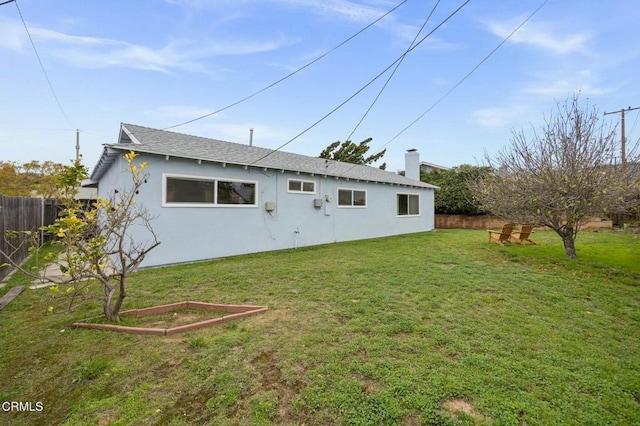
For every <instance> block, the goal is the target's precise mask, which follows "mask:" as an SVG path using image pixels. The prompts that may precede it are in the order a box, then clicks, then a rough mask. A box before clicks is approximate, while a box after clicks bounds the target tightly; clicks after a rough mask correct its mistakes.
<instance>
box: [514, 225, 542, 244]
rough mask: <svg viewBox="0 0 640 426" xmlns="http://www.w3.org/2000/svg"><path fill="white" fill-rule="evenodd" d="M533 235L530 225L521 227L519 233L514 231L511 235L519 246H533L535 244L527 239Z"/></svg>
mask: <svg viewBox="0 0 640 426" xmlns="http://www.w3.org/2000/svg"><path fill="white" fill-rule="evenodd" d="M531 234H533V226H532V225H522V227H521V228H520V231H514V232H512V233H511V236H512V238H513V239H514V240H515V241H516V242H517V243H518V244H520V245H522V244H525V243H529V244H533V245H534V246H535V245H536V243H535V242H534V241H533V240H532V239H531V238H529V237H530V236H531Z"/></svg>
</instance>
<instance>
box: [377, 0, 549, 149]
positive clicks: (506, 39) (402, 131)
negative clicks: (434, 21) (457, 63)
mask: <svg viewBox="0 0 640 426" xmlns="http://www.w3.org/2000/svg"><path fill="white" fill-rule="evenodd" d="M548 1H549V0H544V1H543V2H542V3H541V4H540V6H538V7H537V8H536V9H535V10H534V11H533V12H532V13H531V14H530V15H529V16H527V18H526V19H525V20H524V21H522V23H520V25H518V26H517V27H516V28H515V29H514V30H513V31H512V32H511V33H510V34H509V35H508V36H507V37H506V38H505V39H504V40H502V41H501V42H500V44H498V45H497V46H496V47H495V48H494V49H493V50H492V51H491V52H489V54H488V55H487V56H485V57H484V58H483V59H482V60H481V61H480V62H479V63H478V64H477V65H476V66H475V67H473V69H471V71H469V72H468V73H467V74H466V75H465V76H464V77H462V79H460V80H459V81H458V82H457V83H456V84H454V85H453V87H451V89H449V90H448V91H447V92H446V93H445V94H444V95H442V96H441V97H440V98H439V99H438V100H437V101H436V102H435V103H434V104H433V105H431V106H430V107H429V108H428V109H427V110H426V111H425V112H423V113H422V114H420V116H418V118H416V119H415V120H413V121H412V122H411V123H410V124H409V125H408V126H407V127H405V128H404V129H402V130H401V131H400V132H399V133H398V134H396V135H395V136H394V137H393V138H391V140H389V142H387V143H385V144H384V145H382V146H381V147H380V149H379V150H378V151H377V152H380V151H381V150H382V149H383V148H385V147H386V146H387V145H389V144H390V143H391V142H393V141H395V140H396V139H397V138H398V137H400V135H402V134H403V133H404V132H406V131H407V130H409V128H411V127H412V126H413V125H414V124H416V123H417V122H418V121H420V120H421V119H422V118H423V117H424V116H425V115H427V114H428V113H429V112H431V110H433V109H434V108H435V107H436V106H437V105H438V104H439V103H440V102H442V101H443V100H444V99H445V98H446V97H447V96H449V95H450V94H451V93H452V92H453V91H454V90H455V89H457V88H458V86H460V85H461V84H462V83H463V82H464V81H465V80H466V79H468V78H469V77H470V76H471V74H473V73H474V72H475V71H476V70H477V69H478V68H480V66H482V64H484V63H485V62H486V61H487V60H488V59H489V58H490V57H491V56H493V54H494V53H496V51H497V50H498V49H500V48H501V47H502V46H503V45H504V44H505V43H506V42H507V41H509V40H510V39H511V37H513V35H514V34H515V33H516V32H518V31H519V30H520V28H522V27H523V26H524V25H525V24H526V23H527V22H528V21H529V20H530V19H531V18H533V16H534V15H536V14H537V13H538V12H539V11H540V9H542V7H543V6H544V5H546V4H547V3H548Z"/></svg>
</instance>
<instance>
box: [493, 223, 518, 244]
mask: <svg viewBox="0 0 640 426" xmlns="http://www.w3.org/2000/svg"><path fill="white" fill-rule="evenodd" d="M514 226H516V224H515V223H506V224H505V225H504V226H503V227H502V231H492V230H491V229H487V232H488V233H489V242H491V241H494V242H496V243H498V244H500V245H501V246H503V245H504V243H507V244H509V243H510V242H511V241H509V239H510V238H511V232H513V228H514Z"/></svg>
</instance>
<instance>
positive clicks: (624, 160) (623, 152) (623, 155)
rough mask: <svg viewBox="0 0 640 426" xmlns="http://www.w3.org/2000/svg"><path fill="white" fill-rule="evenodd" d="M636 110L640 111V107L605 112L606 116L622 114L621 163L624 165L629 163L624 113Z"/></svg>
mask: <svg viewBox="0 0 640 426" xmlns="http://www.w3.org/2000/svg"><path fill="white" fill-rule="evenodd" d="M636 109H640V107H635V108H631V107H628V108H627V109H624V108H622V109H621V110H620V111H611V112H605V113H604V115H609V114H618V113H620V126H621V129H620V131H621V133H622V140H621V145H620V151H621V162H622V164H626V163H627V137H626V136H625V134H624V113H625V111H633V110H636Z"/></svg>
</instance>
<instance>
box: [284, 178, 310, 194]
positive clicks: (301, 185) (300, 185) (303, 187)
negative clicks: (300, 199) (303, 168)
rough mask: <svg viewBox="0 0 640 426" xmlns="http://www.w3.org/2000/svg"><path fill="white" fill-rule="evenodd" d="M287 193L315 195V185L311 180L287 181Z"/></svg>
mask: <svg viewBox="0 0 640 426" xmlns="http://www.w3.org/2000/svg"><path fill="white" fill-rule="evenodd" d="M287 191H288V192H295V193H301V194H315V193H316V183H315V182H314V181H312V180H300V179H289V181H288V184H287Z"/></svg>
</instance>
